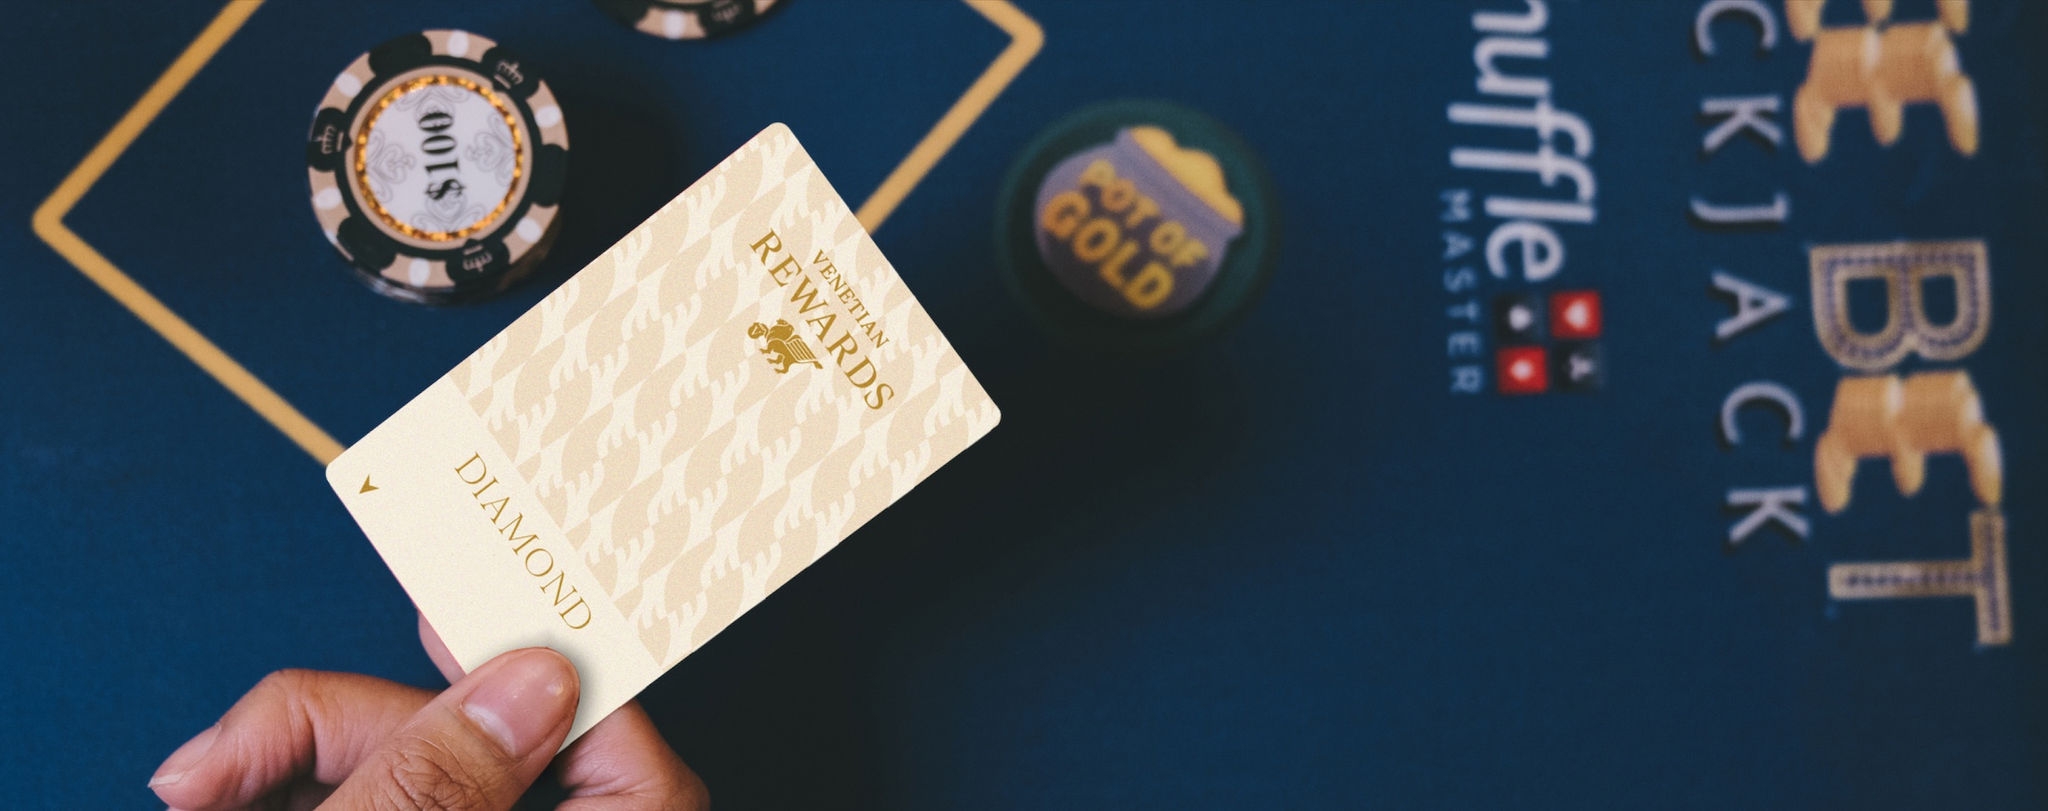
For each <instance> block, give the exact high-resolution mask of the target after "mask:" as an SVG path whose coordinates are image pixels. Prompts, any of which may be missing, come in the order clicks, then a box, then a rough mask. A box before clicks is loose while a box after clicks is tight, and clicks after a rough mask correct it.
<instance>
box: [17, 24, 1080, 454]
mask: <svg viewBox="0 0 2048 811" xmlns="http://www.w3.org/2000/svg"><path fill="white" fill-rule="evenodd" d="M966 2H967V4H968V6H969V7H970V8H973V9H974V10H975V11H976V12H978V13H980V14H981V15H982V16H983V17H986V18H987V19H988V20H989V21H990V22H992V23H995V25H996V26H997V27H999V28H1001V29H1003V31H1004V32H1005V33H1007V34H1009V35H1010V45H1009V46H1008V47H1006V48H1004V49H1003V52H1002V53H1001V54H998V55H997V56H996V60H995V62H993V63H991V64H990V65H989V67H988V69H987V70H985V71H983V72H982V74H981V76H980V77H979V78H977V79H976V80H975V81H974V84H972V85H970V86H969V87H968V88H967V92H966V94H965V95H963V96H961V97H960V99H959V101H956V102H954V104H953V106H952V108H951V109H948V110H947V111H946V114H945V116H943V117H941V118H940V119H939V122H938V124H937V125H935V126H934V127H933V128H932V130H931V131H930V132H928V133H926V134H925V137H924V139H923V140H921V141H919V142H918V144H917V146H916V147H914V148H912V149H911V151H910V154H909V155H908V156H906V157H905V158H904V159H903V162H902V163H901V164H898V165H897V167H896V168H895V170H894V171H892V172H890V173H889V176H888V177H887V178H884V179H883V181H882V185H881V186H880V187H879V188H877V189H875V192H874V194H872V195H870V196H869V197H868V200H867V201H866V202H864V203H862V204H861V207H860V211H859V212H858V213H857V214H856V215H855V216H856V217H857V218H858V219H859V220H860V222H861V224H862V226H864V227H866V228H867V229H868V230H870V231H873V230H874V229H875V228H877V227H879V226H880V225H881V224H882V221H884V220H887V219H888V218H889V215H890V214H891V213H892V212H894V211H895V210H896V206H897V205H898V204H900V203H902V202H903V199H904V198H905V197H907V196H909V194H910V192H911V190H912V189H914V188H916V187H917V185H918V183H919V182H920V181H922V180H924V177H925V175H927V174H929V173H930V172H931V169H932V167H933V166H935V165H937V164H938V162H939V159H940V158H941V157H944V156H945V154H946V153H947V152H948V151H950V150H951V149H952V148H953V145H954V144H956V143H958V142H959V140H960V136H961V135H963V134H965V133H966V132H967V128H968V127H969V126H970V125H972V124H973V123H974V122H975V120H976V119H978V118H980V117H981V114H982V113H983V112H985V111H986V110H987V109H988V106H989V105H990V104H991V103H993V102H994V101H995V99H996V97H997V96H999V95H1001V94H1002V92H1003V90H1004V89H1006V88H1007V87H1008V86H1009V84H1010V82H1011V81H1012V80H1014V79H1016V77H1017V75H1018V74H1020V73H1022V72H1023V70H1024V66H1025V65H1027V64H1030V62H1031V60H1032V58H1033V57H1035V56H1037V55H1038V51H1039V49H1040V48H1041V47H1043V46H1044V44H1045V32H1044V30H1043V29H1041V28H1040V27H1039V25H1038V23H1037V22H1036V21H1034V20H1032V19H1031V18H1030V17H1029V16H1026V15H1025V14H1024V12H1023V11H1021V10H1019V9H1018V8H1017V7H1016V6H1015V5H1013V4H1012V3H1011V2H1009V0H966ZM262 5H263V0H229V2H228V4H227V6H226V7H225V8H222V9H221V11H220V14H218V15H216V16H215V17H214V20H213V22H212V23H210V24H208V25H207V27H206V30H204V31H202V32H200V34H199V37H198V38H197V39H194V40H193V41H192V44H191V45H189V46H186V48H185V51H184V53H182V54H180V55H179V56H178V58H177V60H176V61H174V62H172V63H171V67H170V69H169V70H166V71H164V74H163V75H162V76H160V77H158V78H157V80H156V83H155V84H152V85H151V86H150V88H149V90H148V91H147V92H145V93H144V94H143V96H142V100H141V101H138V102H136V104H135V106H134V107H133V108H131V109H129V111H128V113H127V114H126V115H123V116H122V117H121V120H120V121H118V122H116V123H115V124H114V128H113V129H112V130H109V131H108V132H107V134H106V136H105V137H103V138H101V139H100V142H99V144H97V145H96V146H94V147H93V149H92V151H91V152H89V153H87V154H86V156H85V159H84V160H83V161H80V162H79V164H78V167H77V168H75V169H73V170H71V174H69V175H67V176H65V178H64V181H63V182H62V183H59V184H57V189H56V190H55V191H53V192H51V193H50V197H49V199H46V200H44V201H43V204H42V205H41V206H38V207H37V208H36V212H35V216H34V219H33V224H34V228H35V233H36V235H37V236H39V237H41V238H42V239H43V241H44V242H46V243H48V244H49V245H50V247H51V248H52V249H53V250H55V251H56V252H57V253H58V254H59V255H61V256H63V257H64V258H65V259H66V260H68V261H70V262H71V264H72V265H74V266H76V267H77V268H78V270H79V272H81V273H83V274H85V276H86V278H88V279H91V280H92V281H93V283H94V284H97V285H99V286H100V289H102V290H105V291H106V292H107V294H108V295H110V296H112V297H113V298H114V300H115V301H117V302H119V303H120V304H121V305H122V306H123V307H126V308H128V311H129V312H131V313H134V314H135V316H136V317H137V318H140V319H142V322H143V323H144V324H146V325H148V326H149V327H150V328H151V329H153V330H156V332H157V334H159V335H162V336H163V337H164V340H166V341H169V342H170V343H171V345H172V346H173V347H175V348H177V349H178V351H180V352H183V353H184V354H185V356H186V357H187V358H190V359H191V360H192V362H193V363H195V364H197V365H198V366H199V368H200V369H202V370H204V371H205V372H206V373H207V374H209V375H212V376H213V378H214V379H215V380H217V381H219V382H220V384H221V385H222V386H225V387H227V389H228V391H229V392H232V393H233V394H234V395H235V396H236V397H239V398H241V400H242V402H244V403H246V404H248V406H249V407H250V408H251V409H253V410H255V411H256V413H257V414H258V415H259V416H261V417H263V418H264V419H265V420H268V421H269V422H270V424H271V425H273V426H276V428H277V429H278V430H279V431H282V432H284V434H285V436H286V437H288V438H290V439H291V440H292V441H293V442H295V443H297V444H298V446H299V447H300V448H301V449H304V450H305V451H306V453H307V454H308V455H311V456H312V457H313V459H314V460H315V461H317V462H319V463H320V464H322V465H325V464H327V463H328V462H330V461H332V460H333V459H334V457H336V456H339V455H340V454H341V451H342V445H341V443H339V442H336V441H335V440H334V438H333V437H331V436H329V435H328V434H327V432H326V431H323V430H321V429H320V426H318V425H315V424H313V421H312V420H310V419H307V418H306V416H305V415H304V414H301V413H299V410H298V409H296V408H294V407H292V404H291V403H290V402H287V401H286V400H285V399H284V398H283V397H282V396H280V395H278V393H277V392H276V391H273V390H272V389H271V388H270V387H269V386H268V385H265V384H264V383H263V381H262V380H260V379H258V378H257V377H256V376H255V375H254V374H252V373H250V372H249V370H248V369H247V368H245V367H243V366H242V365H241V364H240V363H237V362H236V361H235V359H234V358H231V357H229V356H228V354H227V353H226V352H224V351H222V350H221V348H220V347H219V346H216V345H215V344H214V343H213V342H212V341H211V340H208V339H207V338H206V336H205V335H202V334H200V332H199V331H198V330H197V329H194V328H193V327H192V325H191V324H190V323H187V322H186V321H185V319H183V318H181V317H179V316H178V314H177V313H175V312H173V311H171V309H170V308H169V307H167V306H165V305H164V303H163V302H162V301H161V300H159V299H157V298H156V297H155V296H153V295H151V294H150V293H149V291H147V290H144V289H143V288H142V286H141V285H139V284H136V283H135V280H134V279H131V278H129V277H128V275H127V274H125V273H122V272H121V270H120V268H117V267H115V266H114V263H112V262H110V261H108V260H107V258H106V257H105V256H103V255H101V254H100V253H99V251H97V250H94V249H93V247H92V246H91V245H88V244H86V242H85V241H84V240H83V239H80V238H79V237H78V235H77V234H75V233H73V232H72V231H71V229H70V228H69V227H67V226H66V225H64V217H65V216H66V215H68V214H70V213H71V209H72V207H74V206H76V205H77V204H78V201H79V200H80V199H82V198H83V197H84V196H85V193H86V191H87V190H89V189H91V188H92V186H93V184H95V183H98V182H99V180H100V178H101V177H102V176H104V175H105V174H106V172H107V170H108V169H109V168H110V167H112V166H113V165H114V161H115V160H117V159H119V158H120V157H121V154H122V153H124V152H126V151H127V150H128V147H129V146H131V145H133V144H134V143H135V139H136V138H137V137H139V136H140V135H141V134H142V131H143V130H144V129H146V128H147V127H148V126H149V124H150V122H151V121H154V120H155V119H156V117H157V115H158V114H159V113H161V112H163V109H164V107H165V106H167V105H169V104H170V102H171V99H172V98H175V97H176V96H177V95H178V93H179V92H181V91H183V90H184V89H185V85H186V83H188V82H190V81H191V79H192V77H193V76H195V75H197V74H198V73H199V70H200V68H202V67H205V65H206V63H207V62H209V61H211V60H212V59H213V56H214V54H216V53H218V52H219V51H220V49H221V47H222V46H223V45H225V44H227V41H228V39H229V38H230V37H233V36H234V34H235V32H236V31H238V30H240V29H241V27H242V25H243V23H245V22H247V21H248V19H249V16H250V15H251V14H254V13H255V12H256V9H257V8H258V7H260V6H262Z"/></svg>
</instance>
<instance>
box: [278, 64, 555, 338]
mask: <svg viewBox="0 0 2048 811" xmlns="http://www.w3.org/2000/svg"><path fill="white" fill-rule="evenodd" d="M568 156H569V131H568V127H567V125H566V123H565V122H564V121H563V117H562V110H561V107H560V106H559V105H558V104H557V103H556V101H555V96H554V93H553V92H552V91H550V90H549V89H548V86H547V83H546V82H544V81H542V80H541V78H540V77H539V75H538V74H536V73H535V72H534V70H533V68H532V67H531V66H529V65H527V64H526V63H525V62H524V61H523V60H521V59H520V58H519V57H518V56H516V55H514V54H513V53H512V52H510V51H509V50H507V49H505V48H503V47H501V46H499V45H498V44H497V43H495V42H493V41H491V40H489V39H487V38H484V37H481V36H478V35H476V34H471V33H468V32H466V31H426V32H422V33H418V34H411V35H407V36H403V37H399V38H397V39H394V40H391V41H390V42H386V43H384V44H382V45H379V46H377V47H376V48H374V49H372V50H371V51H370V52H369V53H366V54H363V55H362V56H360V57H357V59H356V60H355V62H353V63H351V64H350V65H349V66H348V69H347V70H345V71H343V72H342V73H341V75H339V76H337V77H335V79H334V82H333V83H332V84H330V85H329V86H328V90H327V95H326V97H325V98H324V99H323V100H322V101H321V103H320V109H319V111H318V112H316V113H315V114H314V116H313V126H312V129H311V132H310V133H309V134H308V136H307V140H306V176H307V180H308V183H309V185H310V187H311V192H312V200H313V213H314V215H315V216H316V217H317V218H318V219H319V220H320V226H321V228H322V229H323V230H324V231H325V232H326V234H327V239H328V241H329V242H331V243H333V244H334V246H335V248H336V249H337V250H339V251H341V254H342V256H343V257H345V258H347V259H348V260H349V263H350V264H351V265H352V266H354V267H355V269H356V270H357V272H358V274H359V275H360V276H362V278H363V279H364V280H365V281H367V282H369V283H370V285H371V286H372V287H374V288H376V289H377V290H378V291H379V292H382V293H385V294H387V295H390V296H392V297H395V298H400V299H404V300H407V301H419V302H428V303H437V304H438V303H454V302H460V301H468V300H474V299H476V298H479V297H482V296H488V295H491V294H494V293H497V292H499V291H502V290H504V289H505V288H506V287H508V286H510V285H511V284H512V283H513V282H515V281H517V280H518V279H519V278H520V277H522V276H524V275H526V274H527V273H528V272H529V271H531V270H532V269H533V268H534V267H535V266H536V265H538V264H539V262H540V259H541V257H542V256H543V255H544V254H545V253H546V252H547V247H548V245H549V244H550V243H552V241H553V237H554V235H555V232H556V231H557V225H558V223H559V221H560V218H559V216H558V215H559V206H560V203H561V197H562V189H563V185H564V182H565V180H566V177H567V165H568Z"/></svg>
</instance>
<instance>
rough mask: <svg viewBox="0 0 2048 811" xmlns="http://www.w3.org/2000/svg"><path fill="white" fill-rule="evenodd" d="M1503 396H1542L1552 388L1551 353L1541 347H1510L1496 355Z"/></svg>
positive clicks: (1497, 382)
mask: <svg viewBox="0 0 2048 811" xmlns="http://www.w3.org/2000/svg"><path fill="white" fill-rule="evenodd" d="M1495 358H1496V363H1497V365H1498V368H1497V370H1496V374H1497V375H1499V379H1498V380H1497V381H1496V385H1498V386H1499V387H1500V393H1502V394H1542V393H1543V392H1545V391H1547V390H1549V388H1550V358H1549V353H1547V352H1545V351H1544V350H1543V347H1540V346H1510V347H1506V348H1503V349H1501V350H1500V352H1499V353H1497V354H1496V355H1495Z"/></svg>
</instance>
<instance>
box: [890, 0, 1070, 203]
mask: <svg viewBox="0 0 2048 811" xmlns="http://www.w3.org/2000/svg"><path fill="white" fill-rule="evenodd" d="M967 5H968V7H969V8H972V9H974V10H975V11H977V12H979V13H980V14H981V16H983V17H987V18H988V20H989V22H992V23H995V24H996V27H998V28H1001V29H1003V31H1004V33H1007V34H1009V35H1010V45H1009V47H1006V48H1004V49H1003V52H1002V53H1001V54H998V55H997V56H996V61H994V62H992V63H990V64H989V66H988V69H987V70H984V71H982V73H981V77H980V78H978V79H975V80H974V84H972V85H970V86H968V88H967V93H966V94H965V95H962V96H961V97H960V100H959V101H956V102H954V103H953V107H952V109H949V110H947V111H946V114H945V115H944V116H943V117H941V118H940V119H939V123H938V124H937V125H936V126H934V127H932V129H931V132H928V133H925V136H924V140H921V141H918V142H917V146H916V147H913V148H912V149H911V150H910V154H909V155H908V156H906V157H905V158H904V159H903V162H902V163H900V164H898V165H897V166H896V169H895V170H894V171H892V172H890V173H889V176H888V177H886V178H883V179H882V185H881V186H879V187H877V188H876V189H875V193H874V194H871V195H869V196H868V199H867V202H864V203H861V204H860V210H859V211H858V212H855V214H854V217H855V218H856V219H859V220H860V224H861V226H862V227H864V228H866V229H868V230H869V231H871V232H872V231H874V230H875V229H877V228H880V227H882V223H883V221H885V220H887V219H889V215H890V214H892V213H894V212H895V211H896V206H897V205H898V204H900V203H902V202H903V198H905V197H908V196H910V190H911V189H914V188H916V187H917V184H918V183H919V182H921V181H923V180H924V177H925V175H926V174H929V173H930V172H931V170H932V167H933V166H936V165H938V162H939V159H940V158H942V157H944V156H945V155H946V153H947V152H949V151H951V150H952V149H953V145H954V144H955V143H958V142H959V140H960V136H961V135H964V134H966V132H967V128H968V127H969V126H972V125H973V124H974V122H975V120H977V119H979V118H981V114H982V113H983V112H985V111H987V110H988V106H989V105H990V104H991V103H993V102H995V100H996V97H997V96H999V95H1002V92H1003V90H1004V89H1006V88H1008V87H1009V86H1010V82H1011V81H1012V80H1014V79H1016V78H1017V75H1018V74H1020V73H1023V72H1024V66H1025V65H1028V64H1030V63H1031V59H1032V57H1035V56H1037V55H1038V50H1039V49H1040V48H1042V47H1044V46H1045V30H1044V29H1042V28H1040V27H1039V26H1038V22H1037V21H1036V20H1033V19H1031V18H1030V17H1029V16H1026V15H1025V14H1024V12H1023V11H1021V10H1019V9H1018V8H1017V6H1016V5H1015V4H1013V3H1011V2H1010V0H967Z"/></svg>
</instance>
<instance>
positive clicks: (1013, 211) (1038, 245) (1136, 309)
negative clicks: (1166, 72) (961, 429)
mask: <svg viewBox="0 0 2048 811" xmlns="http://www.w3.org/2000/svg"><path fill="white" fill-rule="evenodd" d="M1277 208H1278V207H1277V205H1276V204H1275V203H1274V193H1273V189H1272V182H1271V180H1270V179H1269V178H1268V176H1267V175H1266V172H1265V170H1264V169H1263V167H1261V166H1260V164H1259V162H1258V159H1257V156H1256V155H1255V154H1254V153H1253V152H1252V151H1251V149H1250V148H1249V147H1247V146H1245V144H1244V142H1243V141H1242V140H1240V139H1239V138H1238V137H1237V136H1236V135H1235V134H1233V133H1231V132H1230V131H1229V130H1228V129H1227V128H1225V127H1224V126H1223V125H1222V124H1220V123H1217V122H1216V121H1215V120H1214V119H1212V118H1209V117H1208V116H1206V115H1203V114H1201V113H1198V112H1196V111H1194V110H1190V109H1187V108H1185V107H1181V106H1179V105H1175V104H1171V103H1168V102H1163V101H1139V100H1133V101H1118V102H1110V103H1105V104H1099V105H1095V106H1092V107H1088V108H1084V109H1082V110H1080V111H1077V112H1075V113H1074V114H1072V115H1069V116H1067V117H1066V118H1064V119H1062V120H1060V121H1059V122H1056V123H1054V124H1053V125H1052V126H1051V127H1049V128H1047V130H1046V131H1045V132H1044V133H1043V134H1042V135H1040V136H1039V137H1038V138H1037V139H1036V140H1035V141H1033V142H1032V143H1031V144H1030V145H1029V146H1027V147H1025V149H1024V152H1023V153H1022V154H1021V155H1020V156H1019V157H1018V159H1017V162H1016V163H1015V164H1014V165H1013V166H1012V167H1011V169H1010V173H1009V176H1008V178H1007V179H1006V180H1005V181H1004V188H1003V191H1002V193H1001V194H1000V196H999V197H998V201H997V213H996V246H997V252H998V260H999V262H1000V264H1001V266H1002V267H1003V269H1004V270H1005V274H1004V276H1005V279H1006V281H1007V282H1008V283H1009V286H1010V288H1011V290H1012V291H1013V292H1015V293H1016V294H1017V297H1018V298H1019V300H1020V301H1022V302H1023V303H1024V305H1025V308H1026V309H1027V310H1028V311H1030V312H1031V314H1032V315H1033V316H1035V317H1036V318H1037V320H1039V321H1040V323H1042V324H1043V325H1044V326H1046V327H1047V329H1049V330H1050V331H1051V332H1053V333H1054V334H1056V335H1059V336H1061V337H1064V338H1068V339H1071V340H1072V341H1073V342H1074V343H1077V344H1081V345H1083V346H1086V347H1088V348H1091V349H1106V350H1126V351H1129V350H1141V351H1142V350H1154V349H1164V348H1170V347H1175V346H1180V345H1184V344H1187V343H1189V342H1192V341H1195V340H1197V339H1200V338H1203V337H1206V336H1208V335H1211V334H1214V333H1215V332H1217V331H1218V330H1220V329H1221V328H1222V327H1224V326H1225V325H1227V324H1229V323H1230V322H1231V321H1232V320H1234V319H1235V318H1236V317H1237V316H1239V315H1241V314H1242V313H1244V312H1245V311H1246V310H1248V309H1249V308H1250V307H1251V305H1252V303H1253V302H1254V301H1255V300H1256V299H1257V297H1258V294H1259V292H1260V291H1261V290H1262V289H1263V288H1264V286H1265V283H1266V281H1267V279H1268V277H1269V276H1270V275H1271V273H1272V268H1273V258H1274V255H1275V245H1276V242H1275V235H1276V232H1277V230H1278V229H1277V227H1276V223H1275V222H1274V220H1275V217H1276V215H1277Z"/></svg>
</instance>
